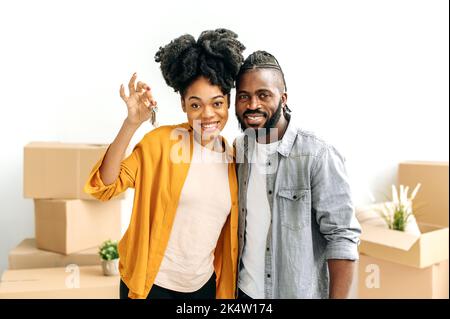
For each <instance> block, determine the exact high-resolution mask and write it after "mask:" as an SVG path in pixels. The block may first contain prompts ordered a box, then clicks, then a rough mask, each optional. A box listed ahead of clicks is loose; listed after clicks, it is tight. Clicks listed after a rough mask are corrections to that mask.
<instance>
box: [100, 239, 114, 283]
mask: <svg viewBox="0 0 450 319" xmlns="http://www.w3.org/2000/svg"><path fill="white" fill-rule="evenodd" d="M98 254H99V255H100V258H101V259H102V269H103V274H104V275H105V276H115V275H118V274H119V252H118V250H117V242H116V241H112V240H107V241H105V242H103V244H102V245H101V246H100V247H99V251H98Z"/></svg>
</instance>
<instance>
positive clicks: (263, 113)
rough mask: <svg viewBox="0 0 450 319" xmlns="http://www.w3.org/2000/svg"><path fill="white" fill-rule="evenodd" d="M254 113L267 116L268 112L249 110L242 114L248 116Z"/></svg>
mask: <svg viewBox="0 0 450 319" xmlns="http://www.w3.org/2000/svg"><path fill="white" fill-rule="evenodd" d="M252 114H261V115H263V116H264V117H267V113H266V112H262V111H260V110H247V111H245V112H244V114H242V116H247V115H252Z"/></svg>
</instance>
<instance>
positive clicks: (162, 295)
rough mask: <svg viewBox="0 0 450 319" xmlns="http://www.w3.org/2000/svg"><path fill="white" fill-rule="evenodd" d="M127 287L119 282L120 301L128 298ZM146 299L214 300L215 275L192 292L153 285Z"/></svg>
mask: <svg viewBox="0 0 450 319" xmlns="http://www.w3.org/2000/svg"><path fill="white" fill-rule="evenodd" d="M128 291H129V290H128V287H127V285H126V284H125V283H124V282H123V281H122V280H120V299H129V298H128ZM147 299H216V274H215V273H213V275H212V276H211V278H210V279H209V280H208V282H207V283H206V284H205V285H204V286H203V287H202V288H200V289H199V290H197V291H194V292H178V291H173V290H169V289H166V288H163V287H159V286H157V285H153V286H152V289H150V292H149V294H148V296H147Z"/></svg>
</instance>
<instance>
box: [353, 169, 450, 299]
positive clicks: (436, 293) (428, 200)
mask: <svg viewBox="0 0 450 319" xmlns="http://www.w3.org/2000/svg"><path fill="white" fill-rule="evenodd" d="M448 182H449V180H448V162H446V163H437V162H404V163H400V165H399V172H398V184H399V185H405V186H409V188H410V189H413V188H414V187H415V186H416V184H417V183H421V184H422V186H421V188H420V190H419V193H418V195H417V196H416V198H415V199H414V203H413V204H414V206H416V207H420V209H419V210H418V211H417V212H416V213H415V217H416V220H417V223H418V225H419V228H420V230H421V235H412V234H408V233H405V232H401V231H396V230H390V229H385V228H381V227H376V226H370V225H367V224H364V223H362V224H361V227H362V235H361V245H360V247H359V248H360V261H359V269H358V270H359V273H358V295H359V298H383V299H391V298H448V297H449V277H448V273H449V268H448V266H449V265H448V258H449V241H448V240H449V231H448V217H449V211H448V198H449V193H448V191H449V189H448Z"/></svg>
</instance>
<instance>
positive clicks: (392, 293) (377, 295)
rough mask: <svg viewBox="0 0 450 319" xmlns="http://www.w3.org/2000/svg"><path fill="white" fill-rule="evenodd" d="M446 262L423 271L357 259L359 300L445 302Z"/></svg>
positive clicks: (447, 295) (387, 262) (363, 256)
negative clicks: (439, 299) (418, 299)
mask: <svg viewBox="0 0 450 319" xmlns="http://www.w3.org/2000/svg"><path fill="white" fill-rule="evenodd" d="M448 266H449V265H448V260H447V261H443V262H441V263H437V264H434V265H432V266H429V267H426V268H422V269H419V268H415V267H408V266H402V265H399V264H397V263H392V262H389V261H384V260H381V259H378V258H373V257H369V256H365V255H360V259H359V267H358V270H359V271H358V298H362V299H367V298H371V299H398V298H403V299H415V298H424V299H425V298H426V299H428V298H434V299H436V298H443V299H448V297H449V293H448V280H449V277H448Z"/></svg>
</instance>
